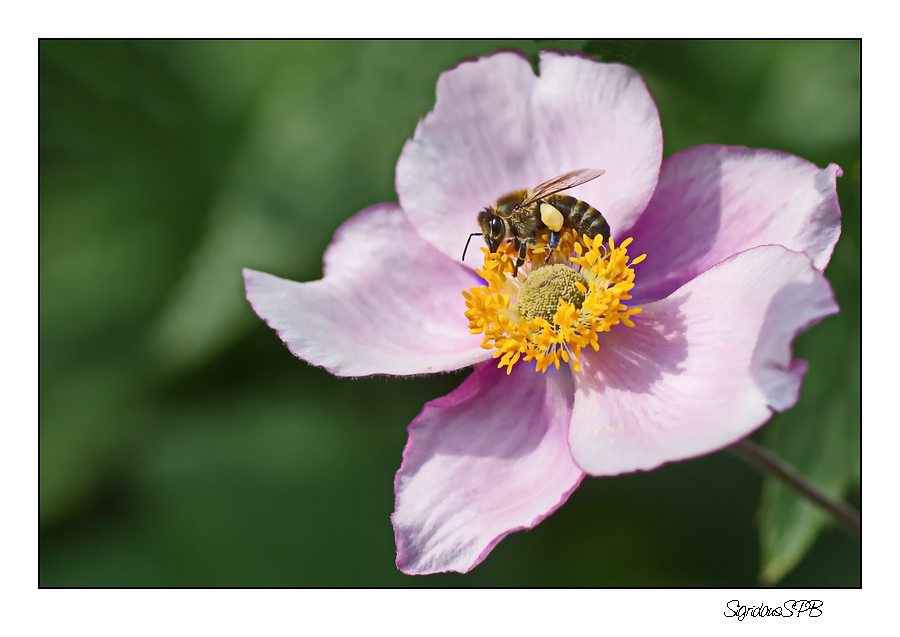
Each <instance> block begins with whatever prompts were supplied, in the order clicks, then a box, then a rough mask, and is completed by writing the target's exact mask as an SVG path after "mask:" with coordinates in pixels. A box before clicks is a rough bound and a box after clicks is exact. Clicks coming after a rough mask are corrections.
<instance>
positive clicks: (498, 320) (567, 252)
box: [463, 230, 646, 374]
mask: <svg viewBox="0 0 900 637" xmlns="http://www.w3.org/2000/svg"><path fill="white" fill-rule="evenodd" d="M630 243H631V239H626V240H625V241H623V242H622V244H621V245H619V246H618V247H617V246H616V245H615V242H614V241H613V240H612V239H610V241H609V246H606V245H604V244H603V238H602V237H600V236H598V237H595V238H593V239H591V238H589V237H587V236H583V237H579V236H578V234H577V233H576V232H575V231H573V230H565V231H564V232H563V234H562V239H561V241H560V245H559V247H558V248H557V249H556V250H554V251H553V253H552V254H551V255H550V258H549V259H545V258H544V257H545V255H546V252H547V249H548V248H547V237H546V233H545V236H544V237H543V238H542V240H539V241H538V242H536V243H535V245H534V247H533V248H529V251H528V255H527V258H526V260H525V264H524V265H523V266H522V267H520V268H518V272H517V274H516V276H512V272H513V264H514V262H515V260H516V257H517V256H518V255H517V254H516V252H515V250H514V249H513V247H512V246H511V245H510V244H506V245H505V246H504V247H502V248H501V249H500V250H499V251H498V252H495V253H492V252H490V251H488V250H487V249H486V248H482V252H484V267H482V268H480V269H479V270H478V274H479V275H480V276H481V277H482V278H483V279H484V280H485V282H486V283H487V285H482V286H479V287H475V288H470V289H469V290H466V291H464V292H463V296H464V297H465V299H466V308H467V309H466V318H468V319H469V331H470V332H472V333H473V334H484V340H483V342H482V344H481V346H482V347H484V348H485V349H496V350H497V351H496V352H494V358H500V363H499V367H501V368H502V367H506V368H507V370H506V373H507V374H508V373H510V372H511V371H512V367H513V365H515V364H516V363H517V362H518V361H519V360H524V361H531V360H533V361H535V369H537V370H538V371H540V372H544V371H547V369H548V368H549V367H550V366H551V365H553V366H554V367H556V368H559V365H560V361H562V362H564V363H568V362H570V360H571V363H572V368H573V369H574V370H575V371H578V370H579V369H580V368H581V366H580V364H579V362H578V357H579V355H580V354H581V350H582V349H583V348H585V347H587V346H590V347H591V348H593V349H594V350H595V351H596V350H599V349H600V342H599V335H600V334H601V333H603V332H608V331H609V330H610V328H611V327H612V326H613V325H617V324H619V323H624V324H625V325H627V326H628V327H634V323H633V322H632V320H631V318H630V317H632V316H634V315H635V314H639V313H640V312H641V308H637V307H635V308H629V307H628V306H626V305H625V304H623V303H622V301H627V300H628V299H630V298H631V296H630V295H629V294H628V292H629V291H631V289H632V288H633V287H634V270H632V269H631V267H629V265H628V251H627V248H628V245H629V244H630ZM645 257H646V255H641V256H639V257H637V258H636V259H634V260H632V261H631V265H635V264H637V263H640V262H641V261H643V260H644V258H645ZM545 261H546V262H547V263H546V264H545Z"/></svg>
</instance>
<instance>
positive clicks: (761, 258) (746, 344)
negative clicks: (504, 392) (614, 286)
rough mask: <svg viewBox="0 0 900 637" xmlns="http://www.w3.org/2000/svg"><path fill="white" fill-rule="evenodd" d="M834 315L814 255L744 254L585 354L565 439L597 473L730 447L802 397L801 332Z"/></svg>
mask: <svg viewBox="0 0 900 637" xmlns="http://www.w3.org/2000/svg"><path fill="white" fill-rule="evenodd" d="M837 311H838V307H837V304H836V303H835V301H834V297H833V296H832V293H831V287H830V286H829V284H828V281H827V280H826V279H825V277H824V276H823V275H822V273H821V272H819V271H818V270H817V269H815V268H814V267H813V265H812V263H811V262H810V259H809V257H808V256H807V255H805V254H802V253H799V252H791V251H789V250H786V249H785V248H782V247H781V246H763V247H759V248H755V249H753V250H749V251H747V252H743V253H740V254H738V255H735V256H734V257H731V258H729V259H727V260H726V261H724V262H722V263H720V264H718V265H716V266H714V267H712V268H711V269H709V270H707V271H706V272H704V273H703V274H701V275H699V276H698V277H697V278H696V279H694V280H693V281H691V282H689V283H688V284H686V285H685V286H684V287H682V288H681V289H679V290H678V291H677V292H675V293H674V294H673V295H672V296H670V297H668V298H666V299H663V300H661V301H657V302H656V303H652V304H650V305H647V306H645V307H644V312H643V313H642V314H640V315H638V316H636V317H635V324H636V326H635V327H634V328H633V329H630V330H629V329H624V328H622V327H617V328H614V329H613V330H612V331H611V332H609V333H608V334H606V335H605V336H606V337H607V338H605V339H604V340H602V341H601V346H600V351H599V352H592V351H590V352H588V353H587V354H584V355H583V356H582V359H581V362H582V366H583V373H581V374H578V375H577V376H576V380H575V383H576V391H575V406H574V409H573V413H572V424H571V427H570V433H569V442H570V445H571V448H572V455H573V457H574V458H575V461H576V462H577V463H578V465H579V466H580V467H581V468H582V469H584V470H585V471H586V472H588V473H590V474H593V475H615V474H619V473H624V472H628V471H636V470H648V469H653V468H655V467H657V466H659V465H661V464H663V463H664V462H671V461H673V460H682V459H685V458H690V457H693V456H699V455H702V454H704V453H709V452H712V451H715V450H717V449H721V448H723V447H725V446H727V445H730V444H732V443H734V442H736V441H738V440H740V439H741V438H743V437H745V436H747V435H748V434H749V433H750V432H752V431H753V430H754V429H756V428H757V427H759V426H760V425H762V424H763V423H765V422H766V421H767V420H768V419H769V417H770V416H771V415H772V411H773V410H774V411H783V410H785V409H787V408H789V407H791V406H793V404H794V403H795V402H796V401H797V397H798V395H799V392H800V383H801V381H802V379H803V375H804V374H805V373H806V362H805V361H801V360H792V358H791V342H792V340H793V339H794V337H795V336H796V335H797V333H798V332H799V331H800V330H802V329H804V328H806V327H808V326H810V325H811V324H813V323H815V322H817V321H819V320H820V319H822V318H823V317H825V316H828V315H830V314H834V313H836V312H837Z"/></svg>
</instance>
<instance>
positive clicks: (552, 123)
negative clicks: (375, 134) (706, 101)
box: [396, 52, 662, 264]
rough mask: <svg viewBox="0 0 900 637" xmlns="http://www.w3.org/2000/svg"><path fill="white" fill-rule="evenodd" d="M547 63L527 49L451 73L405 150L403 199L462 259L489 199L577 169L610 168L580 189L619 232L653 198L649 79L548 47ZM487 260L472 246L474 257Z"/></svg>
mask: <svg viewBox="0 0 900 637" xmlns="http://www.w3.org/2000/svg"><path fill="white" fill-rule="evenodd" d="M540 71H541V74H540V77H536V76H535V75H534V73H533V71H532V69H531V66H530V64H529V63H528V61H527V60H526V59H525V57H523V56H522V55H520V54H517V53H498V54H496V55H492V56H489V57H484V58H481V59H478V60H474V61H470V62H464V63H462V64H460V65H459V66H457V67H456V68H455V69H452V70H450V71H447V72H446V73H444V74H443V75H441V77H440V79H439V80H438V85H437V103H436V104H435V107H434V110H433V111H432V112H431V113H429V114H428V116H426V117H425V119H424V120H422V121H421V122H420V123H419V126H418V127H417V128H416V133H415V137H414V138H413V139H412V140H410V141H409V142H407V144H406V146H405V147H404V148H403V152H402V154H401V155H400V159H399V161H398V162H397V178H396V182H397V193H398V195H399V198H400V204H401V205H402V206H403V209H404V210H405V211H406V213H407V214H408V215H409V217H410V219H411V220H412V222H413V224H414V225H415V226H416V228H418V230H419V231H420V232H421V233H422V235H423V236H424V237H425V238H426V239H428V240H429V241H430V242H431V243H433V244H434V245H435V246H437V247H438V248H439V249H440V250H441V251H443V252H444V253H445V254H447V255H448V256H450V257H452V258H454V259H459V258H460V255H461V253H462V250H463V246H464V245H465V242H466V239H467V235H468V233H470V232H478V231H479V228H478V224H477V222H476V217H477V215H478V212H479V211H480V210H481V209H482V208H484V207H485V206H489V205H491V204H493V203H494V202H495V201H496V200H497V198H498V197H499V196H500V195H502V194H504V193H507V192H510V191H512V190H518V189H522V188H530V187H533V186H536V185H538V184H539V183H541V182H543V181H545V180H547V179H550V178H552V177H555V176H557V175H560V174H562V173H565V172H567V171H570V170H573V169H576V168H603V169H605V170H606V174H605V175H603V176H602V177H600V178H599V179H596V180H594V181H592V182H590V183H587V184H585V185H583V186H579V187H578V188H575V189H573V190H571V191H570V192H571V193H572V195H573V196H576V197H579V198H581V199H584V200H585V201H587V202H588V203H590V204H592V205H593V206H595V207H596V208H598V209H599V210H600V211H601V212H602V213H603V214H604V216H605V217H606V219H607V221H608V222H609V224H610V226H611V228H612V230H613V232H614V233H615V231H616V230H617V229H620V228H628V227H630V226H631V225H632V224H633V223H634V220H635V219H636V218H637V215H638V214H640V212H641V211H642V210H643V209H644V207H645V206H646V205H647V202H648V201H649V200H650V196H651V195H652V193H653V189H654V187H655V186H656V179H657V176H658V173H659V164H660V161H661V158H662V131H661V129H660V125H659V116H658V114H657V111H656V105H655V104H654V102H653V99H652V98H651V97H650V94H649V92H648V91H647V88H646V86H645V85H644V82H643V80H641V78H640V76H639V75H638V74H637V73H636V72H635V71H634V70H633V69H631V68H628V67H626V66H621V65H618V64H599V63H597V62H594V61H592V60H589V59H586V58H583V57H580V56H573V55H561V54H557V53H547V52H545V53H542V54H541V64H540ZM475 240H478V242H479V244H480V245H483V243H484V242H483V241H482V240H481V239H479V238H478V237H476V238H474V239H473V241H475ZM471 254H474V255H475V256H474V257H473V256H471ZM480 259H481V254H480V252H478V251H477V250H475V251H472V250H471V248H470V254H469V255H467V261H470V262H471V263H472V264H475V263H476V262H480Z"/></svg>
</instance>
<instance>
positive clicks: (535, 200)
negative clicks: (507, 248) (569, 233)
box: [462, 168, 609, 276]
mask: <svg viewBox="0 0 900 637" xmlns="http://www.w3.org/2000/svg"><path fill="white" fill-rule="evenodd" d="M605 172H606V171H605V170H597V169H592V168H580V169H578V170H573V171H571V172H567V173H565V174H564V175H559V176H558V177H554V178H553V179H550V180H549V181H545V182H544V183H542V184H540V185H538V186H535V187H534V188H531V189H530V190H516V191H513V192H511V193H508V194H506V195H503V196H502V197H500V198H499V199H498V200H497V202H496V203H495V204H494V205H493V206H488V207H487V208H485V209H484V210H482V211H481V212H479V213H478V225H480V226H481V232H473V233H472V234H471V235H469V239H468V241H466V247H465V248H464V249H463V256H462V258H463V260H465V258H466V250H468V249H469V241H471V240H472V237H474V236H477V235H479V234H480V235H482V236H483V237H484V242H485V243H486V244H487V247H488V249H489V250H490V251H491V252H496V251H497V249H498V248H499V247H500V244H501V243H503V242H504V241H506V240H507V239H511V240H512V242H513V246H514V248H515V249H516V251H517V252H518V253H519V257H518V259H516V263H515V266H514V268H513V276H515V275H516V272H518V270H519V268H520V267H521V266H522V264H523V263H525V256H526V254H527V252H528V246H529V245H530V244H532V243H534V242H535V240H536V238H537V236H538V235H539V234H540V232H542V231H543V230H544V229H547V230H549V233H550V237H549V241H548V248H549V250H548V251H547V256H546V257H545V259H544V262H545V263H546V262H547V261H548V260H549V259H550V257H551V255H552V254H553V250H554V249H556V247H557V246H558V245H559V241H560V230H562V229H563V228H573V229H574V230H577V231H578V233H579V234H580V235H584V234H586V235H587V236H589V237H591V238H593V237H596V236H597V235H598V234H599V235H602V236H603V240H604V241H608V240H609V224H608V223H607V222H606V219H604V218H603V215H602V214H600V211H599V210H597V209H596V208H594V207H593V206H591V205H590V204H588V203H585V202H584V201H581V200H580V199H576V198H575V197H571V196H569V195H561V194H559V193H560V192H562V191H563V190H568V189H569V188H574V187H575V186H580V185H581V184H584V183H587V182H589V181H592V180H594V179H596V178H597V177H599V176H600V175H602V174H604V173H605Z"/></svg>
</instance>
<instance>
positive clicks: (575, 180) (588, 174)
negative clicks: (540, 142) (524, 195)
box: [519, 168, 606, 206]
mask: <svg viewBox="0 0 900 637" xmlns="http://www.w3.org/2000/svg"><path fill="white" fill-rule="evenodd" d="M605 172H606V171H605V170H603V169H602V168H599V169H597V168H579V169H577V170H572V171H570V172H567V173H565V174H564V175H560V176H559V177H554V178H553V179H550V180H549V181H545V182H544V183H542V184H541V185H539V186H535V188H534V190H533V191H532V193H531V196H530V197H528V199H526V200H525V201H523V202H522V203H520V204H519V205H520V206H527V205H528V204H531V203H534V202H535V201H537V200H538V199H541V198H543V197H549V196H550V195H553V194H556V193H558V192H562V191H563V190H568V189H569V188H574V187H575V186H580V185H581V184H586V183H587V182H589V181H591V180H593V179H596V178H597V177H599V176H600V175H602V174H603V173H605Z"/></svg>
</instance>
